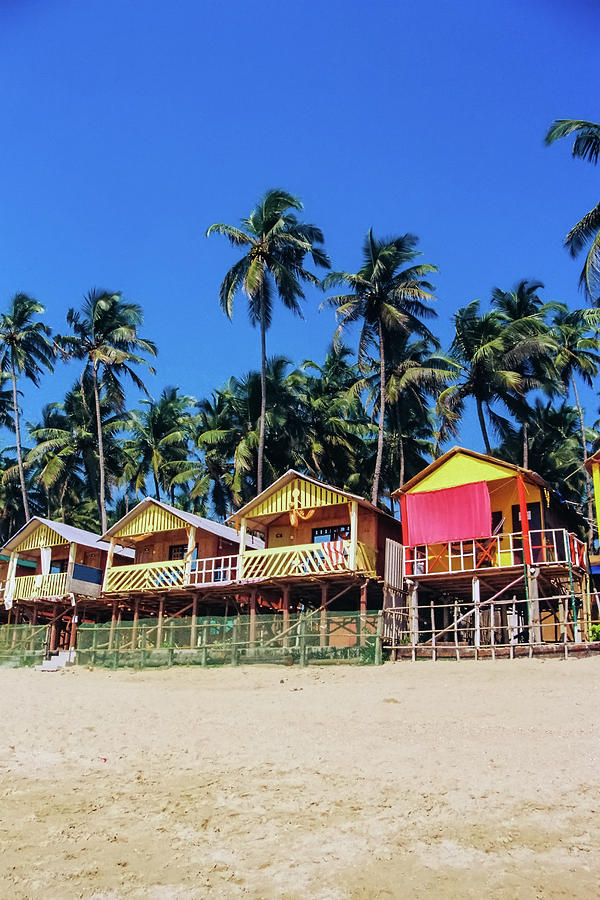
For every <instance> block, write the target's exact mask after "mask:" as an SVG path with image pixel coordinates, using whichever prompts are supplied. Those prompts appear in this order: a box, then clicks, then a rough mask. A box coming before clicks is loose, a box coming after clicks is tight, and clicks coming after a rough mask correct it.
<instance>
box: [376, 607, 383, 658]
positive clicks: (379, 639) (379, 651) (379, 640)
mask: <svg viewBox="0 0 600 900" xmlns="http://www.w3.org/2000/svg"><path fill="white" fill-rule="evenodd" d="M375 665H376V666H382V665H383V611H382V610H381V609H380V610H379V612H378V613H377V632H376V634H375Z"/></svg>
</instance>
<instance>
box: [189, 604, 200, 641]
mask: <svg viewBox="0 0 600 900" xmlns="http://www.w3.org/2000/svg"><path fill="white" fill-rule="evenodd" d="M197 643H198V597H197V596H195V597H194V599H193V600H192V627H191V628H190V647H191V649H192V650H195V649H196V645H197Z"/></svg>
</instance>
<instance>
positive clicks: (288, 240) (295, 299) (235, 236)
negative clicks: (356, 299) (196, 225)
mask: <svg viewBox="0 0 600 900" xmlns="http://www.w3.org/2000/svg"><path fill="white" fill-rule="evenodd" d="M302 208H303V206H302V203H301V201H300V200H299V199H298V198H297V197H294V196H292V194H288V193H287V192H286V191H282V190H279V189H275V190H269V191H267V193H266V194H265V195H264V197H263V198H262V199H261V200H260V201H259V203H258V204H257V205H256V206H255V207H254V209H253V210H252V212H251V213H250V215H249V216H248V218H247V219H242V228H236V227H235V226H233V225H226V224H224V223H216V224H214V225H211V226H210V228H209V229H208V231H207V232H206V234H207V236H208V235H210V234H213V233H217V234H223V235H225V237H226V238H227V239H228V240H229V242H230V243H231V244H232V246H234V247H236V248H237V247H243V248H245V250H246V252H245V255H244V256H242V258H241V259H240V260H238V262H236V263H235V265H234V266H232V268H231V269H230V270H229V271H228V272H227V274H226V276H225V278H224V279H223V282H222V284H221V287H220V290H219V299H220V301H221V306H222V308H223V310H224V312H225V313H226V314H227V316H228V317H229V318H230V319H231V318H232V316H233V303H234V298H235V296H236V294H237V293H238V292H239V291H242V292H243V293H244V294H246V296H247V298H248V312H249V315H250V321H251V323H252V325H254V326H255V327H256V326H258V327H259V328H260V345H261V380H260V388H261V406H260V423H259V437H258V459H257V476H256V487H257V491H258V493H260V492H261V491H262V489H263V458H264V449H265V419H266V404H267V384H266V380H267V376H266V366H267V351H266V333H267V330H268V328H269V327H270V325H271V320H272V317H273V298H274V292H276V293H277V294H278V295H279V298H280V300H281V301H282V303H283V304H284V306H286V307H287V309H289V310H291V311H292V312H293V313H294V314H295V315H298V316H301V315H302V307H301V305H300V301H301V300H302V299H304V292H303V290H302V283H303V282H306V283H308V284H312V285H316V286H318V285H319V280H318V279H317V277H316V276H315V275H314V274H313V273H312V272H310V271H308V270H307V269H306V268H304V260H305V257H306V256H307V255H309V256H311V257H312V261H313V263H314V264H315V265H316V266H320V267H322V268H329V259H328V257H327V255H326V254H325V253H324V251H323V250H322V249H321V248H320V247H319V246H318V245H319V244H322V243H323V233H322V231H321V230H320V229H319V228H317V227H316V226H314V225H307V224H304V223H302V222H299V221H298V219H297V217H296V215H295V212H293V210H295V211H300V210H302Z"/></svg>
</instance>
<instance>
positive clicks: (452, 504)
mask: <svg viewBox="0 0 600 900" xmlns="http://www.w3.org/2000/svg"><path fill="white" fill-rule="evenodd" d="M404 496H405V500H406V506H405V510H406V515H405V517H403V518H406V522H404V521H403V522H402V530H403V540H404V543H405V544H406V545H407V546H409V547H415V546H416V545H417V544H436V543H443V542H445V541H461V540H469V539H470V538H484V537H491V534H492V508H491V504H490V494H489V491H488V487H487V484H486V482H485V481H477V482H474V483H473V484H461V485H459V486H458V487H451V488H444V489H443V490H440V491H423V492H422V493H417V494H405V495H404Z"/></svg>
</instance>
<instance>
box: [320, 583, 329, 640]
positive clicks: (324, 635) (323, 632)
mask: <svg viewBox="0 0 600 900" xmlns="http://www.w3.org/2000/svg"><path fill="white" fill-rule="evenodd" d="M327 588H328V585H327V582H324V583H323V584H322V585H321V620H320V622H319V647H327V645H328V644H329V634H328V630H327Z"/></svg>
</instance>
